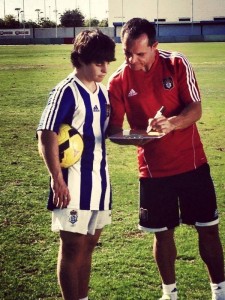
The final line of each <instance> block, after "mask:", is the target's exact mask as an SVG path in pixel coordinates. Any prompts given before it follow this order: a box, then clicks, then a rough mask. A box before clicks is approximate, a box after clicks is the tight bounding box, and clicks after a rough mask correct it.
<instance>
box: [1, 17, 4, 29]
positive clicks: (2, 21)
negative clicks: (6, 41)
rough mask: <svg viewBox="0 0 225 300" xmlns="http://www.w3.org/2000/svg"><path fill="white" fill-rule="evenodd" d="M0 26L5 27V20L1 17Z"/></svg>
mask: <svg viewBox="0 0 225 300" xmlns="http://www.w3.org/2000/svg"><path fill="white" fill-rule="evenodd" d="M0 28H1V29H3V28H5V21H4V20H3V19H0Z"/></svg>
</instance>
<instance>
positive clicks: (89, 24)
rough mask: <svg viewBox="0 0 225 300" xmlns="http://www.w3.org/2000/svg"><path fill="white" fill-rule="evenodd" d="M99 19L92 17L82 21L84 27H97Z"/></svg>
mask: <svg viewBox="0 0 225 300" xmlns="http://www.w3.org/2000/svg"><path fill="white" fill-rule="evenodd" d="M98 24H99V20H97V19H96V18H93V19H86V20H85V22H84V25H85V27H98V26H99V25H98Z"/></svg>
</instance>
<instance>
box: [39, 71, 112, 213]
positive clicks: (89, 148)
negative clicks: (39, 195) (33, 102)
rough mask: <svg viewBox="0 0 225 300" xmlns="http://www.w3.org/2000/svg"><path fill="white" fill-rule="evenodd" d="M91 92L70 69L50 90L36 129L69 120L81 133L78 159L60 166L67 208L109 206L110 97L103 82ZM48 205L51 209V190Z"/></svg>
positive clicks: (55, 127) (86, 208)
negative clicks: (67, 194) (107, 140)
mask: <svg viewBox="0 0 225 300" xmlns="http://www.w3.org/2000/svg"><path fill="white" fill-rule="evenodd" d="M96 85H97V90H96V92H95V93H91V92H90V91H89V90H88V89H87V88H86V86H85V85H84V84H83V83H82V82H81V81H80V80H79V79H78V78H77V77H76V76H75V73H74V72H73V73H71V74H70V75H69V76H68V77H67V78H66V79H65V80H63V81H62V82H60V83H59V84H58V85H57V86H56V87H55V88H54V89H53V90H52V92H51V93H50V96H49V99H48V103H47V106H46V108H45V110H44V111H43V114H42V117H41V120H40V123H39V126H38V128H37V130H44V129H47V130H52V131H54V132H56V133H58V131H59V127H60V125H61V124H62V123H66V124H70V125H71V126H73V127H74V128H76V129H77V130H78V132H79V133H80V134H81V135H82V136H83V142H84V150H83V154H82V156H81V159H80V161H78V162H77V163H76V164H74V165H73V166H71V167H69V168H68V169H63V175H64V179H65V182H66V183H67V185H68V188H69V191H70V195H71V201H70V204H69V206H68V208H73V209H82V210H109V209H111V186H110V180H109V172H108V163H107V157H106V148H105V131H106V128H107V125H108V120H109V112H110V109H109V108H110V107H109V100H108V93H107V90H106V88H105V86H104V85H103V84H101V83H96ZM48 208H49V209H51V210H52V209H54V206H53V203H52V191H51V192H50V196H49V203H48Z"/></svg>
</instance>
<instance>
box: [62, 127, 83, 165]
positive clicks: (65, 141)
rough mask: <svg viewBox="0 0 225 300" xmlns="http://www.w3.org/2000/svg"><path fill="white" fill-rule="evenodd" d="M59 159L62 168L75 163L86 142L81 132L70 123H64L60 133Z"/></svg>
mask: <svg viewBox="0 0 225 300" xmlns="http://www.w3.org/2000/svg"><path fill="white" fill-rule="evenodd" d="M58 143H59V160H60V165H61V167H62V168H69V167H71V166H72V165H74V164H75V163H76V162H77V161H79V159H80V158H81V155H82V153H83V149H84V143H83V140H82V137H81V135H80V134H79V132H78V131H77V130H76V129H75V128H73V127H72V126H70V125H68V124H62V125H61V126H60V128H59V133H58Z"/></svg>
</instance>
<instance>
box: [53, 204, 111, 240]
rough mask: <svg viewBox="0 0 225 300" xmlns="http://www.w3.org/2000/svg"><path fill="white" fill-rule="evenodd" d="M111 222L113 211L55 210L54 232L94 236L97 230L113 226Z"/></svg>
mask: <svg viewBox="0 0 225 300" xmlns="http://www.w3.org/2000/svg"><path fill="white" fill-rule="evenodd" d="M111 221H112V214H111V210H103V211H98V210H79V209H71V208H63V209H55V210H53V212H52V231H55V232H58V231H60V230H63V231H69V232H76V233H81V234H85V235H86V234H87V233H89V234H92V235H94V234H95V230H96V229H102V228H103V227H104V226H105V225H108V224H111Z"/></svg>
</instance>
